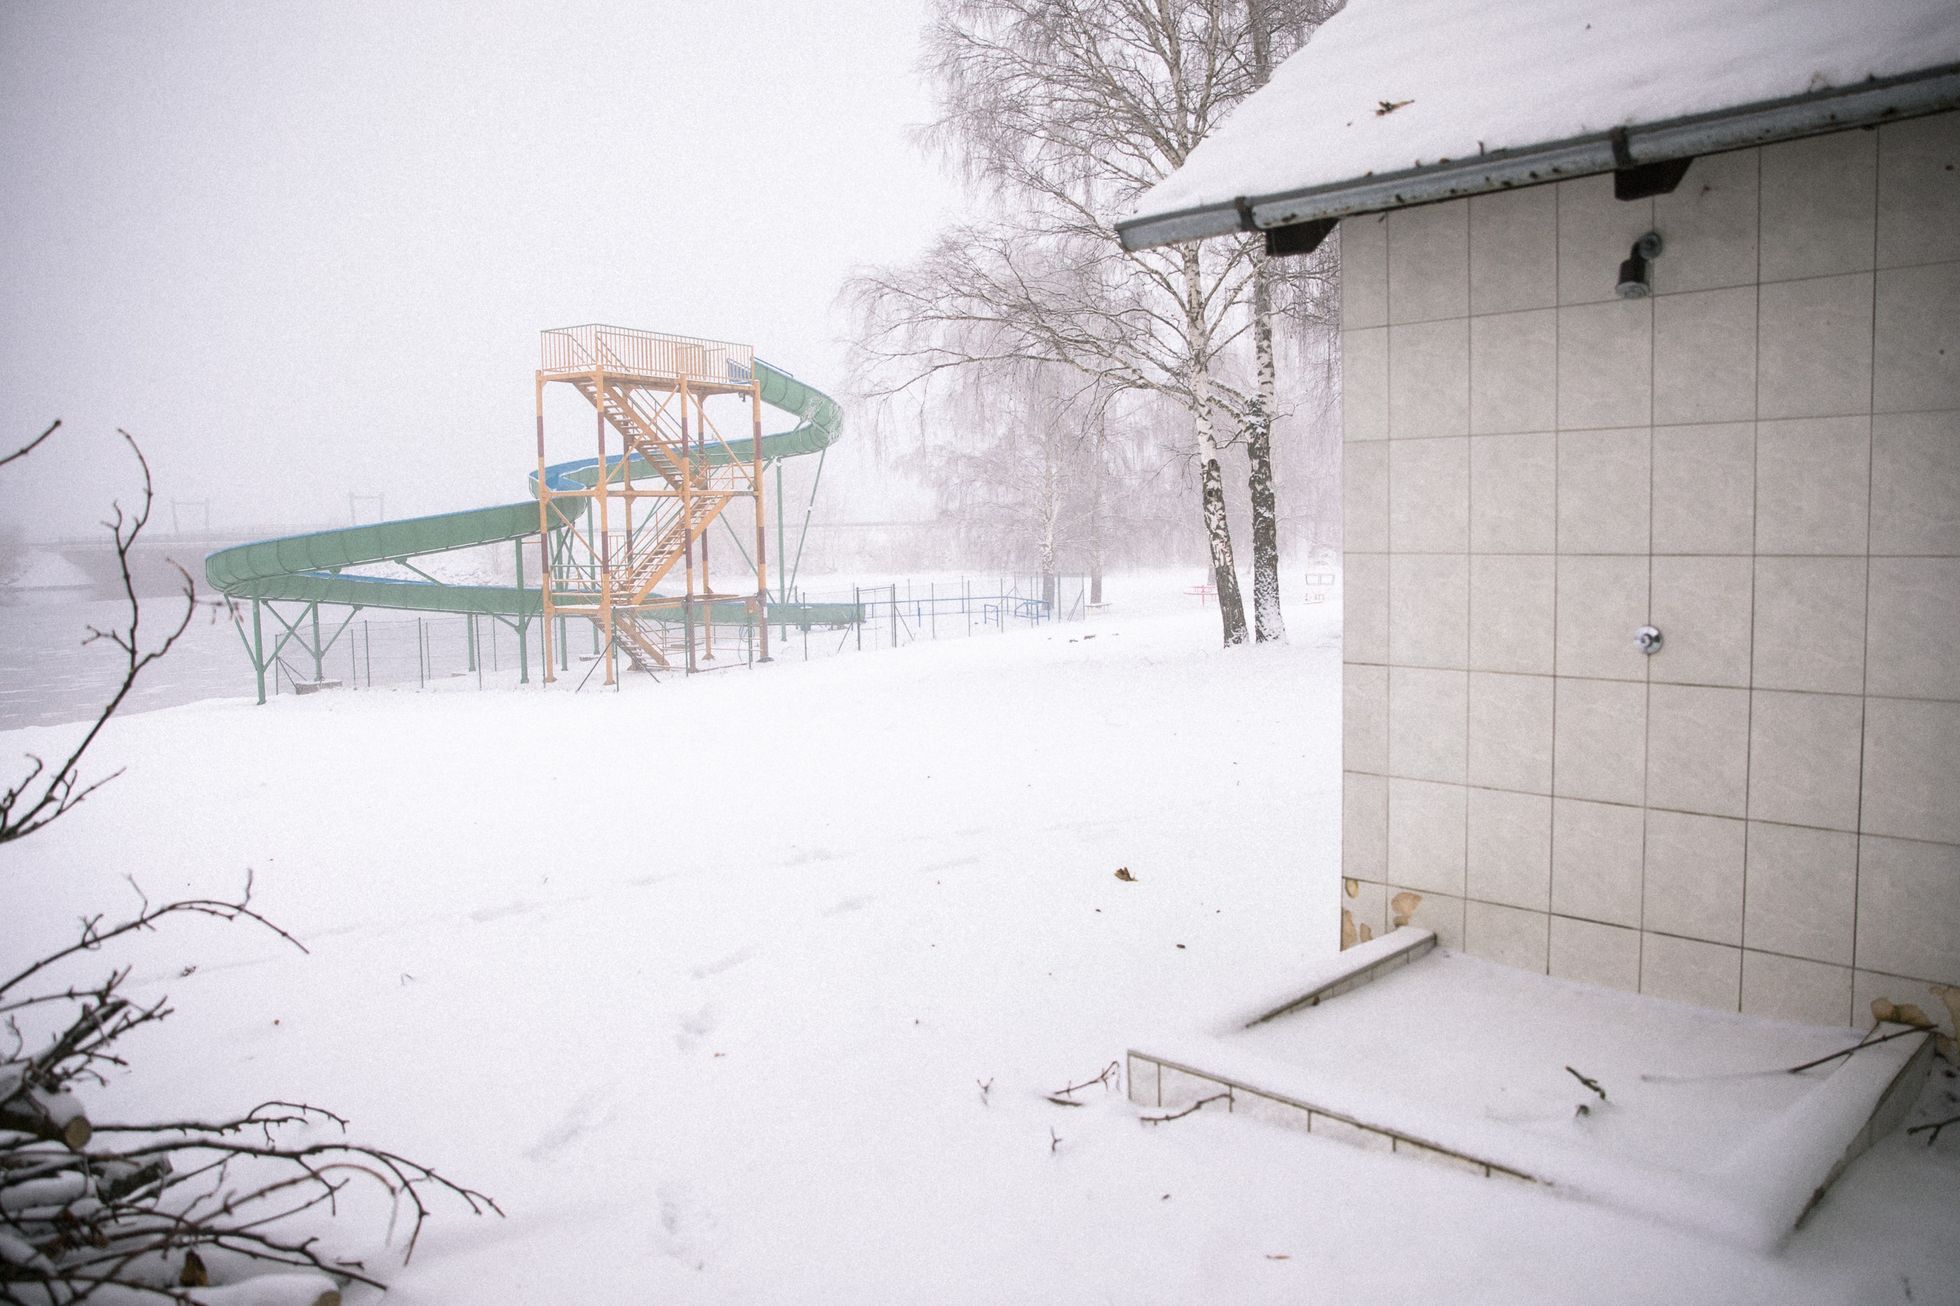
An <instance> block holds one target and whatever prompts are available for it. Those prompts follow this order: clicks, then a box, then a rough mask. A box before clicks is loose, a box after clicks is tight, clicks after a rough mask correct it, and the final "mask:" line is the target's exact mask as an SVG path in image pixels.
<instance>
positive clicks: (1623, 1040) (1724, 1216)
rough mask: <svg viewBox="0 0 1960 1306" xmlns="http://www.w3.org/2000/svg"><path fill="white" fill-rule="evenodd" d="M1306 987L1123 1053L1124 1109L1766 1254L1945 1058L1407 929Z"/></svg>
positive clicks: (1333, 961) (1904, 1043) (1879, 1034)
mask: <svg viewBox="0 0 1960 1306" xmlns="http://www.w3.org/2000/svg"><path fill="white" fill-rule="evenodd" d="M1302 979H1303V983H1301V984H1300V985H1299V987H1298V988H1297V989H1296V990H1295V991H1294V993H1293V995H1292V996H1291V997H1287V998H1274V997H1268V999H1267V1000H1265V1001H1261V1002H1254V1003H1249V1004H1247V1007H1246V1009H1245V1011H1246V1012H1250V1013H1253V1014H1251V1015H1250V1016H1248V1015H1246V1014H1243V1013H1242V1014H1240V1015H1239V1016H1237V1017H1235V1018H1233V1019H1231V1020H1229V1021H1226V1022H1221V1024H1220V1025H1219V1026H1217V1027H1214V1028H1211V1029H1207V1030H1199V1031H1193V1032H1191V1033H1189V1034H1186V1035H1184V1036H1182V1037H1171V1038H1165V1039H1162V1040H1160V1041H1156V1042H1153V1043H1152V1044H1151V1045H1150V1046H1148V1047H1137V1048H1133V1049H1131V1051H1130V1054H1129V1062H1128V1070H1129V1074H1128V1083H1129V1093H1130V1099H1131V1101H1132V1102H1134V1103H1135V1104H1137V1105H1138V1106H1140V1107H1143V1108H1146V1114H1148V1115H1151V1116H1165V1115H1172V1114H1176V1113H1178V1112H1182V1111H1185V1110H1186V1109H1187V1108H1193V1107H1194V1106H1195V1105H1196V1104H1198V1103H1203V1104H1204V1106H1203V1109H1205V1110H1213V1111H1215V1110H1225V1111H1229V1112H1231V1113H1232V1114H1235V1115H1249V1116H1253V1117H1255V1118H1257V1119H1260V1120H1264V1121H1268V1122H1273V1123H1278V1124H1282V1125H1287V1126H1290V1127H1292V1128H1296V1129H1305V1130H1307V1131H1309V1132H1311V1133H1315V1134H1320V1135H1325V1136H1328V1137H1333V1138H1338V1139H1340V1140H1341V1141H1343V1142H1347V1143H1351V1144H1355V1145H1358V1146H1362V1147H1368V1148H1374V1149H1377V1150H1381V1151H1387V1152H1394V1153H1397V1154H1402V1155H1411V1156H1415V1157H1419V1158H1421V1159H1423V1160H1428V1161H1433V1162H1440V1163H1442V1164H1445V1165H1449V1166H1453V1167H1456V1168H1458V1169H1461V1170H1464V1171H1467V1172H1469V1173H1472V1174H1476V1175H1480V1176H1483V1177H1487V1178H1498V1179H1515V1180H1524V1181H1529V1182H1535V1183H1539V1184H1544V1185H1548V1186H1550V1187H1552V1188H1554V1189H1557V1190H1559V1191H1560V1192H1562V1193H1565V1194H1569V1195H1572V1196H1577V1197H1581V1198H1585V1199H1588V1200H1593V1201H1598V1202H1601V1203H1604V1204H1606V1205H1610V1206H1614V1207H1617V1208H1620V1209H1623V1210H1628V1211H1633V1212H1637V1213H1640V1214H1643V1215H1647V1216H1650V1217H1652V1218H1655V1219H1659V1220H1662V1221H1665V1222H1667V1223H1670V1224H1676V1225H1684V1226H1687V1227H1690V1228H1693V1229H1695V1230H1697V1231H1700V1232H1703V1233H1712V1234H1715V1235H1717V1236H1719V1237H1722V1238H1724V1239H1726V1240H1728V1241H1731V1242H1735V1243H1739V1244H1743V1245H1748V1246H1754V1247H1769V1246H1774V1245H1775V1244H1777V1243H1778V1242H1779V1241H1781V1240H1782V1239H1783V1238H1784V1237H1786V1236H1787V1235H1788V1234H1789V1233H1790V1231H1791V1230H1792V1229H1793V1228H1794V1227H1795V1226H1796V1225H1797V1224H1799V1223H1800V1222H1801V1220H1802V1219H1803V1217H1804V1216H1805V1215H1806V1214H1807V1213H1808V1212H1809V1210H1810V1209H1811V1208H1812V1207H1813V1206H1815V1204H1816V1203H1817V1201H1818V1200H1819V1199H1820V1198H1821V1197H1822V1195H1823V1193H1824V1192H1825V1190H1826V1189H1827V1188H1828V1187H1829V1186H1830V1184H1831V1183H1832V1182H1834V1181H1835V1180H1836V1178H1837V1177H1838V1176H1839V1175H1840V1174H1841V1173H1842V1172H1843V1170H1844V1168H1845V1167H1846V1166H1847V1165H1849V1164H1850V1163H1851V1161H1852V1160H1854V1159H1855V1158H1856V1157H1857V1156H1858V1155H1860V1154H1861V1153H1862V1152H1863V1151H1864V1150H1865V1149H1866V1148H1867V1147H1869V1146H1870V1145H1871V1144H1872V1142H1874V1141H1875V1140H1876V1139H1877V1138H1879V1137H1882V1136H1883V1135H1884V1134H1885V1133H1887V1132H1889V1131H1890V1130H1891V1129H1893V1128H1895V1127H1896V1126H1897V1124H1898V1121H1899V1120H1900V1118H1901V1117H1902V1116H1903V1114H1904V1113H1905V1112H1906V1110H1908V1109H1909V1108H1910V1106H1911V1104H1912V1103H1913V1101H1914V1100H1915V1099H1916V1097H1917V1096H1918V1093H1919V1090H1920V1087H1921V1085H1922V1083H1923V1082H1924V1079H1925V1076H1926V1072H1927V1069H1928V1067H1929V1066H1930V1062H1931V1056H1932V1043H1931V1037H1930V1035H1929V1034H1927V1033H1926V1032H1924V1031H1919V1030H1914V1029H1910V1028H1908V1027H1905V1026H1896V1025H1880V1026H1878V1028H1877V1029H1875V1030H1874V1031H1872V1032H1871V1033H1870V1034H1867V1035H1864V1036H1862V1037H1861V1036H1860V1035H1859V1034H1858V1033H1857V1032H1855V1031H1853V1030H1849V1029H1832V1028H1820V1027H1816V1026H1808V1025H1795V1024H1789V1023H1787V1022H1782V1021H1772V1020H1764V1019H1760V1018H1757V1017H1745V1016H1740V1015H1736V1014H1734V1013H1730V1012H1717V1011H1708V1010H1704V1009H1702V1008H1698V1007H1690V1006H1685V1005H1682V1004H1680V1003H1674V1002H1667V1001H1663V1000H1661V999H1657V998H1652V997H1644V996H1641V995H1638V994H1629V993H1619V992H1613V991H1609V990H1605V989H1599V988H1595V987H1593V986H1590V985H1586V984H1579V983H1574V982H1572V981H1567V980H1558V979H1552V978H1549V977H1547V976H1544V975H1534V974H1529V973H1526V972H1524V971H1520V970H1516V969H1513V968H1510V967H1505V966H1498V965H1495V964H1492V963H1489V962H1485V961H1481V960H1478V959H1476V958H1472V957H1467V956H1464V955H1461V954H1458V953H1452V952H1449V951H1446V950H1442V949H1438V948H1436V947H1435V940H1434V938H1433V936H1431V935H1430V934H1429V933H1428V931H1425V930H1416V929H1409V928H1404V929H1401V930H1397V931H1395V932H1394V933H1392V934H1389V935H1386V936H1384V937H1383V938H1380V939H1376V940H1372V941H1371V942H1369V943H1365V944H1362V945H1360V946H1358V947H1354V948H1350V949H1348V950H1347V951H1345V952H1343V953H1341V954H1339V955H1338V956H1337V957H1333V958H1329V959H1328V960H1327V961H1325V962H1323V963H1321V964H1320V965H1319V966H1318V967H1316V968H1315V969H1314V971H1313V972H1312V973H1310V974H1308V975H1306V976H1304V977H1302ZM1861 1044H1862V1046H1861ZM1852 1047H1859V1048H1860V1050H1859V1051H1857V1052H1855V1053H1852V1054H1849V1055H1834V1054H1841V1053H1846V1051H1847V1049H1850V1048H1852ZM1813 1063H1814V1064H1813Z"/></svg>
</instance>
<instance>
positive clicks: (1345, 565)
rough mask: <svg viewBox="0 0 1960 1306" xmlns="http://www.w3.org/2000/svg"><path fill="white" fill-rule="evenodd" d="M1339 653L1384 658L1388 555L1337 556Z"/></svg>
mask: <svg viewBox="0 0 1960 1306" xmlns="http://www.w3.org/2000/svg"><path fill="white" fill-rule="evenodd" d="M1341 656H1342V657H1343V658H1345V659H1346V660H1347V661H1349V662H1386V661H1388V555H1387V554H1383V553H1350V554H1348V555H1347V556H1346V557H1344V558H1343V559H1342V560H1341Z"/></svg>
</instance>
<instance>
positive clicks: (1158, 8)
mask: <svg viewBox="0 0 1960 1306" xmlns="http://www.w3.org/2000/svg"><path fill="white" fill-rule="evenodd" d="M1337 4H1338V0H1115V2H1114V3H1091V2H1090V0H940V3H939V5H938V8H937V11H936V15H935V19H934V21H933V23H932V24H931V26H930V28H929V29H928V33H927V38H926V43H927V56H926V60H927V68H928V71H929V73H930V75H931V76H932V78H933V79H934V81H935V82H936V83H937V85H938V88H939V92H940V101H941V106H942V112H941V116H940V118H939V120H938V121H937V122H936V123H935V124H934V125H933V127H932V129H931V131H930V132H929V133H928V139H929V140H930V141H931V142H932V143H933V144H935V145H936V146H938V147H940V148H942V149H944V150H945V151H946V152H947V153H948V154H950V155H951V156H953V157H954V158H956V159H957V160H958V161H959V163H960V164H961V166H962V167H963V169H964V170H965V172H966V174H967V176H968V178H969V180H971V181H973V182H974V183H976V184H978V185H979V186H981V187H982V188H983V190H984V191H985V193H987V194H988V195H989V196H990V197H991V198H992V199H993V200H994V201H995V202H996V205H997V207H998V209H999V211H1000V212H1001V213H1002V215H1003V216H1001V217H1000V218H997V219H995V220H993V221H990V222H985V223H976V224H970V225H968V226H964V227H961V228H957V229H955V230H953V231H950V232H948V233H946V235H945V236H944V237H943V238H942V240H941V241H940V242H939V244H938V245H936V246H935V247H934V248H933V249H932V250H931V251H929V252H928V254H927V255H926V256H925V257H924V258H922V259H920V260H919V261H917V262H916V263H914V264H912V265H910V266H908V267H904V268H899V269H884V270H878V271H874V272H871V273H867V274H865V275H864V276H862V277H860V278H859V279H858V280H857V281H856V283H855V284H854V285H853V287H852V293H853V295H854V297H855V299H856V301H857V306H858V308H859V310H860V313H861V315H862V318H863V320H864V323H865V326H866V333H865V335H866V338H865V340H864V341H863V342H862V356H863V357H864V358H865V359H866V360H868V361H869V363H870V364H871V365H872V366H873V367H874V368H875V367H876V366H878V365H880V364H884V365H892V366H895V367H896V369H897V371H898V373H899V375H900V376H901V377H902V378H903V379H901V381H900V382H899V384H904V383H905V382H906V381H911V380H917V379H919V378H921V377H926V376H930V375H932V374H933V373H935V372H937V371H939V370H941V369H944V368H947V367H963V366H971V365H974V364H976V363H984V362H987V361H990V360H995V359H998V358H1000V357H1003V356H1004V357H1012V358H1017V359H1022V360H1030V361H1040V362H1046V363H1055V364H1060V365H1062V366H1066V367H1070V368H1073V369H1076V370H1077V371H1079V372H1081V373H1083V374H1085V375H1086V376H1088V377H1090V378H1092V379H1093V380H1094V382H1095V384H1096V385H1097V386H1098V387H1100V388H1102V389H1104V390H1105V391H1114V390H1124V389H1141V390H1147V391H1151V392H1154V393H1156V394H1159V395H1162V396H1165V397H1167V398H1169V399H1172V400H1174V401H1175V402H1176V403H1177V404H1178V405H1179V406H1181V407H1182V408H1183V409H1184V411H1185V412H1186V413H1187V414H1188V416H1189V418H1190V421H1191V430H1192V444H1193V446H1194V453H1195V458H1196V462H1197V472H1198V476H1197V481H1198V487H1199V500H1200V503H1199V507H1200V516H1201V520H1202V522H1203V528H1204V534H1205V539H1206V544H1207V548H1208V551H1209V555H1210V561H1211V568H1212V572H1213V576H1214V579H1215V581H1216V584H1217V586H1218V596H1219V613H1220V618H1221V621H1222V624H1223V634H1224V641H1225V643H1226V644H1228V645H1231V644H1238V643H1242V642H1244V641H1245V639H1246V637H1247V630H1246V621H1245V607H1244V601H1243V598H1242V596H1241V595H1240V593H1239V588H1238V577H1237V571H1236V567H1235V563H1234V557H1233V545H1232V535H1231V528H1230V524H1229V521H1228V519H1227V516H1226V510H1225V495H1224V481H1223V471H1222V469H1221V467H1220V464H1219V448H1220V446H1221V444H1224V443H1227V442H1230V441H1232V440H1234V439H1236V438H1238V437H1239V435H1240V434H1241V433H1242V434H1243V436H1244V438H1245V439H1246V443H1247V447H1248V455H1249V458H1250V461H1251V468H1252V475H1251V478H1250V479H1251V487H1250V488H1251V491H1252V498H1253V504H1254V513H1253V517H1254V540H1255V559H1254V560H1255V572H1256V573H1257V574H1259V575H1260V576H1261V580H1260V581H1259V582H1258V583H1257V584H1256V585H1255V592H1256V593H1257V594H1259V595H1260V596H1262V597H1261V598H1260V602H1259V604H1258V605H1257V611H1258V612H1259V614H1260V623H1261V624H1260V633H1261V635H1262V637H1277V635H1278V634H1280V633H1282V632H1283V626H1282V625H1281V623H1280V618H1279V610H1278V602H1279V587H1278V543H1277V541H1278V535H1277V511H1276V506H1275V503H1274V495H1273V489H1272V471H1271V442H1270V437H1271V427H1272V419H1273V415H1274V411H1275V408H1276V397H1275V394H1274V390H1275V388H1276V386H1275V379H1274V370H1273V365H1272V355H1271V339H1270V332H1271V319H1272V314H1273V304H1274V302H1275V296H1274V294H1273V289H1272V283H1273V278H1272V277H1271V276H1270V275H1267V274H1265V273H1264V272H1263V271H1262V268H1263V259H1262V258H1261V257H1260V255H1259V254H1258V252H1257V251H1256V249H1255V246H1254V245H1253V243H1252V242H1251V241H1247V240H1242V239H1233V240H1225V241H1213V242H1209V243H1207V244H1205V245H1203V246H1199V245H1186V246H1182V247H1179V248H1175V249H1170V250H1161V251H1145V252H1140V253H1126V252H1124V251H1123V250H1122V249H1121V247H1120V246H1119V245H1118V243H1117V241H1116V238H1115V231H1114V222H1115V220H1116V219H1117V218H1119V217H1121V216H1123V215H1124V214H1125V213H1126V212H1127V211H1128V210H1129V209H1130V208H1131V207H1132V206H1133V204H1134V203H1135V201H1136V200H1137V199H1138V198H1139V197H1140V196H1141V195H1142V194H1143V192H1144V191H1146V190H1147V189H1148V188H1149V187H1150V186H1152V185H1154V184H1155V183H1156V182H1157V181H1159V180H1161V179H1163V178H1164V177H1166V176H1168V175H1169V174H1170V173H1171V172H1172V171H1173V170H1175V169H1176V168H1177V167H1178V166H1180V165H1181V164H1182V163H1183V162H1184V160H1185V159H1186V158H1187V157H1188V156H1189V154H1190V152H1191V151H1192V150H1193V149H1194V148H1195V147H1196V146H1197V145H1198V143H1199V142H1200V141H1202V140H1203V139H1204V138H1205V136H1207V135H1208V134H1209V133H1210V132H1211V131H1212V129H1213V128H1214V127H1215V126H1216V125H1217V124H1218V122H1219V121H1220V119H1221V118H1222V117H1223V116H1224V114H1225V113H1226V112H1227V111H1228V110H1229V109H1230V108H1231V107H1232V106H1233V105H1235V104H1236V103H1237V102H1238V101H1239V100H1241V99H1243V98H1244V96H1245V95H1247V94H1249V93H1250V91H1251V90H1252V89H1254V88H1255V87H1256V86H1257V85H1258V84H1259V83H1261V82H1262V81H1263V80H1264V77H1265V75H1266V73H1267V71H1269V69H1270V65H1271V62H1272V60H1273V58H1274V57H1276V56H1279V55H1283V54H1284V53H1286V52H1288V51H1289V50H1290V49H1291V48H1292V46H1293V45H1296V44H1297V43H1298V41H1299V40H1301V39H1303V38H1304V35H1305V33H1306V32H1307V31H1308V30H1310V28H1311V27H1312V25H1313V24H1314V23H1315V22H1317V21H1318V19H1319V17H1320V16H1323V15H1324V13H1325V12H1327V11H1330V10H1331V9H1332V8H1333V7H1337ZM1262 287H1263V288H1262ZM1249 301H1250V302H1249ZM1248 332H1251V333H1252V335H1253V337H1254V347H1255V352H1256V353H1257V354H1258V365H1257V367H1256V369H1255V371H1256V372H1257V380H1256V381H1255V383H1254V385H1253V387H1252V389H1251V391H1250V392H1245V391H1241V390H1240V389H1239V388H1238V387H1236V386H1234V385H1232V384H1230V383H1229V382H1228V381H1227V379H1226V376H1225V371H1224V369H1223V368H1222V363H1223V360H1224V359H1225V357H1226V356H1227V354H1228V353H1229V352H1230V351H1231V350H1232V349H1233V348H1234V347H1235V345H1236V344H1237V343H1238V342H1239V341H1240V340H1241V339H1242V338H1243V337H1245V336H1246V334H1247V333H1248ZM976 346H977V347H976ZM908 368H909V372H908V371H907V369H908ZM887 372H888V374H889V372H890V368H889V367H888V369H887ZM1268 632H1270V635H1269V633H1268Z"/></svg>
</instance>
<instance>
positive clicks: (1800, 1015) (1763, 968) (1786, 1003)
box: [1742, 949, 1851, 1025]
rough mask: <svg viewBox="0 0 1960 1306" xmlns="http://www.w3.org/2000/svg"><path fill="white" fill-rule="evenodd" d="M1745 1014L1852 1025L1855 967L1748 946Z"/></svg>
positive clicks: (1744, 961) (1744, 956)
mask: <svg viewBox="0 0 1960 1306" xmlns="http://www.w3.org/2000/svg"><path fill="white" fill-rule="evenodd" d="M1742 1014H1743V1015H1745V1016H1763V1017H1766V1018H1768V1019H1770V1020H1792V1021H1796V1022H1797V1023H1798V1024H1802V1025H1848V1024H1850V1023H1851V970H1850V968H1849V967H1847V966H1827V965H1825V964H1824V963H1822V962H1817V961H1800V960H1798V959H1797V958H1795V957H1779V956H1777V955H1775V954H1774V953H1769V952H1751V951H1748V950H1746V949H1745V950H1744V952H1743V954H1742Z"/></svg>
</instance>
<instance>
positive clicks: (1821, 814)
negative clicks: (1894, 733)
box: [1749, 690, 1864, 830]
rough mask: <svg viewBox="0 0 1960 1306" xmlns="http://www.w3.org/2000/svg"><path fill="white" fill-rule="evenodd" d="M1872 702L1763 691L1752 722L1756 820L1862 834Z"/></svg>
mask: <svg viewBox="0 0 1960 1306" xmlns="http://www.w3.org/2000/svg"><path fill="white" fill-rule="evenodd" d="M1863 730H1864V702H1863V700H1861V699H1858V698H1855V697H1847V696H1840V695H1836V694H1789V693H1779V692H1773V691H1769V690H1757V691H1755V693H1754V695H1753V696H1752V700H1751V705H1750V722H1749V815H1750V816H1751V817H1753V818H1755V819H1756V820H1762V821H1776V822H1779V823H1781V824H1785V825H1808V826H1816V827H1821V828H1824V829H1831V830H1855V829H1857V828H1858V752H1859V739H1860V737H1861V735H1862V734H1863Z"/></svg>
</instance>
